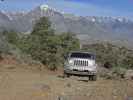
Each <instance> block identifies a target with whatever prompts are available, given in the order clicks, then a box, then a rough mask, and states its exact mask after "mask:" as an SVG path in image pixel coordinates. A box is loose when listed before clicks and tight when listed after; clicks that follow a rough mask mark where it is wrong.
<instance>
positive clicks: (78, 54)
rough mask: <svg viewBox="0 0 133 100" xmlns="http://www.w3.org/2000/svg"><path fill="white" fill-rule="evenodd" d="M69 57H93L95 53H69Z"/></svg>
mask: <svg viewBox="0 0 133 100" xmlns="http://www.w3.org/2000/svg"><path fill="white" fill-rule="evenodd" d="M70 57H71V58H82V59H95V55H93V54H89V53H79V52H76V53H71V55H70Z"/></svg>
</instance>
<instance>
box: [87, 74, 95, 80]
mask: <svg viewBox="0 0 133 100" xmlns="http://www.w3.org/2000/svg"><path fill="white" fill-rule="evenodd" d="M88 80H90V81H96V80H97V76H96V75H90V76H89V77H88Z"/></svg>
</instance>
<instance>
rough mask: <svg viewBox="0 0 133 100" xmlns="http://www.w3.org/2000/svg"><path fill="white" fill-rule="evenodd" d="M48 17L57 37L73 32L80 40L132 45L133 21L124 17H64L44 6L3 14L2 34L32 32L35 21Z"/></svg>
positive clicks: (1, 14) (0, 27)
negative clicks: (10, 31) (4, 32)
mask: <svg viewBox="0 0 133 100" xmlns="http://www.w3.org/2000/svg"><path fill="white" fill-rule="evenodd" d="M43 16H47V17H49V19H50V21H51V22H52V27H53V28H54V29H55V30H56V33H62V32H68V31H69V32H73V33H75V34H76V35H77V36H78V37H79V38H80V40H82V41H85V42H88V41H90V40H91V41H92V40H101V41H108V40H109V41H116V42H125V43H131V44H132V43H133V40H132V36H133V28H132V27H133V21H132V20H129V19H126V18H121V17H116V18H115V17H97V16H86V17H83V16H75V15H74V14H65V13H64V12H60V11H58V10H56V9H54V8H51V7H49V6H48V5H41V6H39V7H36V8H35V9H33V10H31V11H29V12H26V13H25V12H18V13H12V12H6V13H5V12H4V13H3V12H0V30H1V29H3V28H4V29H8V30H9V29H12V30H15V31H18V32H30V31H31V30H32V28H33V25H34V24H35V22H36V20H38V19H39V18H40V17H43Z"/></svg>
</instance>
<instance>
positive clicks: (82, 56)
mask: <svg viewBox="0 0 133 100" xmlns="http://www.w3.org/2000/svg"><path fill="white" fill-rule="evenodd" d="M95 58H96V57H95V55H94V54H92V53H88V52H80V51H79V52H70V53H69V54H68V55H67V56H66V57H65V59H66V61H65V63H64V76H66V77H69V76H71V75H76V76H87V77H88V78H89V80H90V79H91V80H96V78H97V64H96V61H95Z"/></svg>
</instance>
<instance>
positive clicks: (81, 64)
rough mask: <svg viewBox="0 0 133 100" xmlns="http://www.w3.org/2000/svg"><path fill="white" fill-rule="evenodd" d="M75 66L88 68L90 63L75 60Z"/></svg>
mask: <svg viewBox="0 0 133 100" xmlns="http://www.w3.org/2000/svg"><path fill="white" fill-rule="evenodd" d="M74 65H75V66H88V61H85V60H74Z"/></svg>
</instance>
